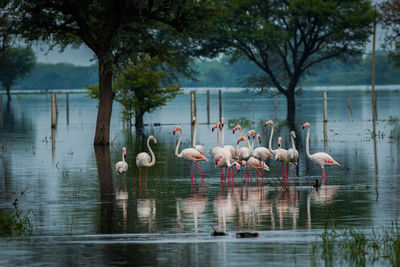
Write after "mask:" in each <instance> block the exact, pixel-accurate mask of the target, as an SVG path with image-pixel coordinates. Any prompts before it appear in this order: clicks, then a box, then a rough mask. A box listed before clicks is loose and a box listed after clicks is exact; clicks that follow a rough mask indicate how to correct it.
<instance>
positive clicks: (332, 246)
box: [310, 221, 400, 266]
mask: <svg viewBox="0 0 400 267" xmlns="http://www.w3.org/2000/svg"><path fill="white" fill-rule="evenodd" d="M320 238H321V239H320V240H316V241H315V243H314V244H313V245H312V250H311V254H310V265H311V266H316V263H317V262H318V261H319V260H322V261H323V262H324V263H325V265H326V266H335V265H337V264H340V265H342V264H350V265H352V266H366V265H367V264H368V265H369V264H375V263H382V264H388V263H389V264H390V265H392V266H399V264H400V227H399V224H398V222H397V221H394V222H393V223H392V224H391V226H389V227H386V228H382V229H381V231H380V232H379V234H378V233H377V231H376V230H375V229H371V231H366V230H365V229H362V230H361V229H355V228H352V227H350V228H346V229H344V230H337V229H335V228H330V229H329V228H325V230H324V232H323V233H322V234H321V235H320Z"/></svg>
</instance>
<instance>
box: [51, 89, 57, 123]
mask: <svg viewBox="0 0 400 267" xmlns="http://www.w3.org/2000/svg"><path fill="white" fill-rule="evenodd" d="M56 106H57V100H56V94H55V93H51V128H56V127H57V107H56Z"/></svg>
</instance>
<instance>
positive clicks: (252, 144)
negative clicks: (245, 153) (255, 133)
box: [250, 137, 260, 149]
mask: <svg viewBox="0 0 400 267" xmlns="http://www.w3.org/2000/svg"><path fill="white" fill-rule="evenodd" d="M254 141H255V138H254V137H253V141H251V147H250V149H253V147H254ZM258 146H260V145H258Z"/></svg>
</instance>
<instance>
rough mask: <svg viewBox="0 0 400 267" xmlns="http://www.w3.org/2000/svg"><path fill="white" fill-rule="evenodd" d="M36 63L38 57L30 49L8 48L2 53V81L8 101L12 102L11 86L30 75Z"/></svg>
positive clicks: (0, 53)
mask: <svg viewBox="0 0 400 267" xmlns="http://www.w3.org/2000/svg"><path fill="white" fill-rule="evenodd" d="M35 63H36V57H35V54H34V52H33V51H32V49H30V48H23V47H16V48H6V49H5V50H3V51H1V52H0V81H1V83H2V85H3V86H4V88H5V89H6V91H7V97H8V101H10V100H11V95H10V89H11V86H13V85H14V84H15V82H16V81H17V80H18V79H21V78H24V77H25V76H26V75H28V74H29V73H30V72H31V70H32V69H33V68H34V66H35Z"/></svg>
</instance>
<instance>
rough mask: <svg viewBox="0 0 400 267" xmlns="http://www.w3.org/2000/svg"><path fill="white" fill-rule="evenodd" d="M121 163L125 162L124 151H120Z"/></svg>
mask: <svg viewBox="0 0 400 267" xmlns="http://www.w3.org/2000/svg"><path fill="white" fill-rule="evenodd" d="M122 162H125V157H124V151H122Z"/></svg>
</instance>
